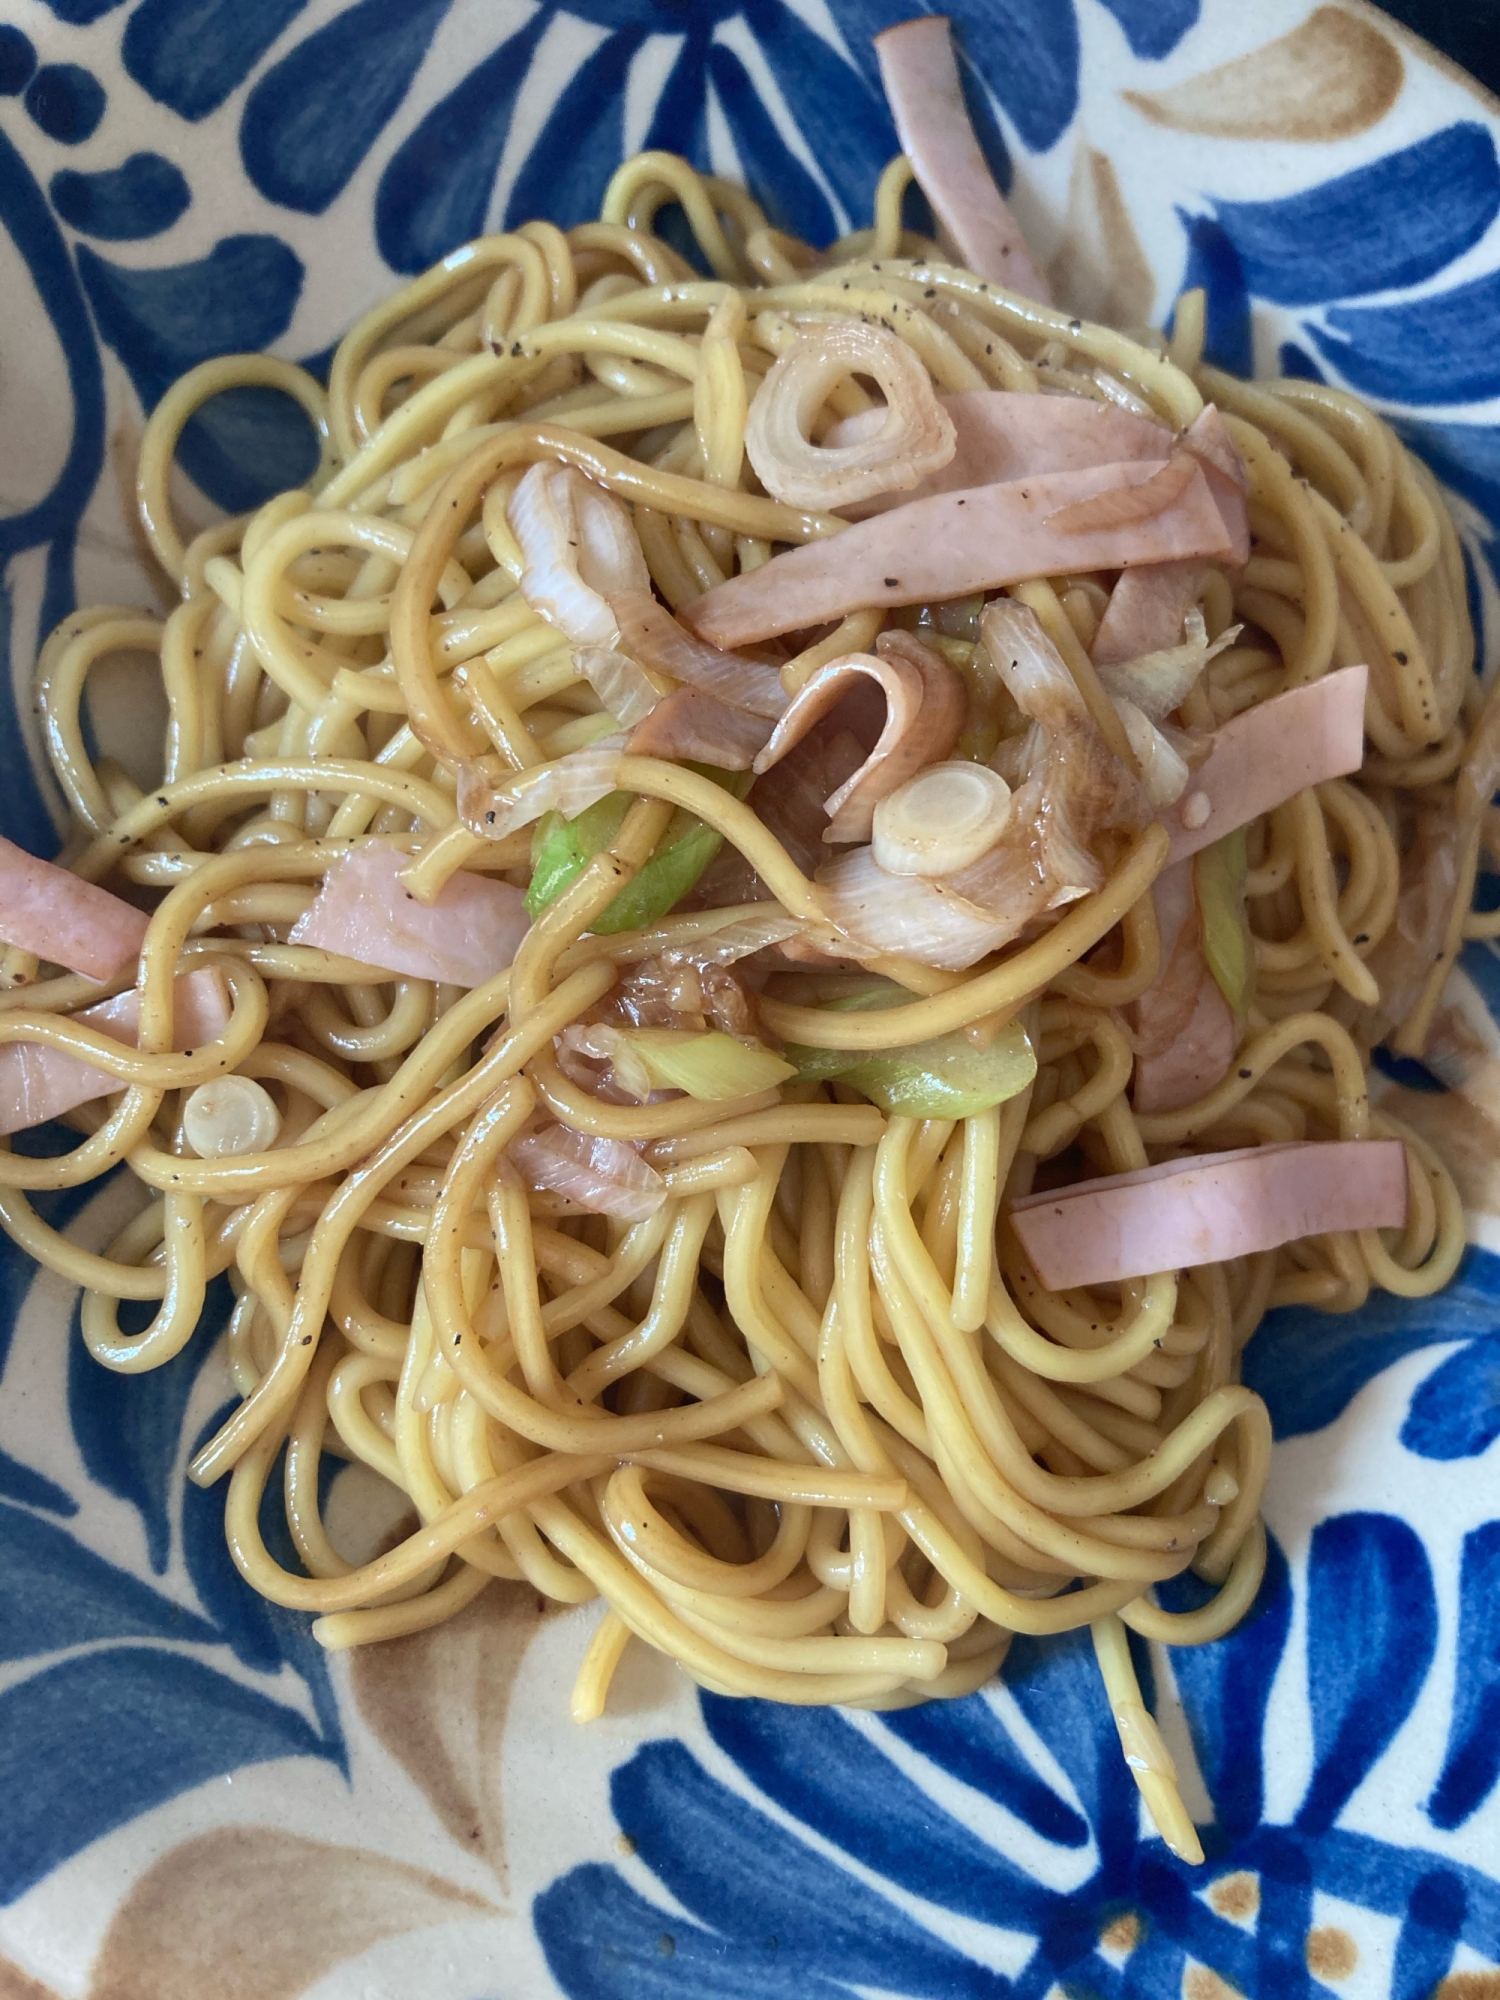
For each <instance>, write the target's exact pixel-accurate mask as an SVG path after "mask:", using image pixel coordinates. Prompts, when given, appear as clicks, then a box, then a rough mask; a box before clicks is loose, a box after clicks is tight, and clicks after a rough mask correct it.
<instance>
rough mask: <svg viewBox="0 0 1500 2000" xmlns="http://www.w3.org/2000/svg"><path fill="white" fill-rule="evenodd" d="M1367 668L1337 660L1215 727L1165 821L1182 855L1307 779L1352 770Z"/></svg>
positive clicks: (1358, 750) (1361, 731)
mask: <svg viewBox="0 0 1500 2000" xmlns="http://www.w3.org/2000/svg"><path fill="white" fill-rule="evenodd" d="M1368 680H1369V669H1368V668H1366V667H1363V666H1358V667H1340V668H1339V669H1338V671H1337V672H1336V673H1331V674H1324V675H1323V677H1322V679H1321V680H1316V681H1309V682H1308V683H1307V684H1306V685H1305V686H1303V687H1295V688H1288V689H1287V690H1286V692H1285V693H1284V694H1278V695H1273V696H1272V697H1271V699H1270V700H1269V701H1262V702H1258V703H1257V704H1256V705H1255V707H1254V708H1247V709H1246V710H1245V712H1244V713H1243V714H1242V715H1236V716H1234V717H1233V718H1232V719H1231V720H1230V721H1229V722H1226V723H1225V724H1224V726H1223V728H1222V729H1216V730H1215V731H1214V735H1213V748H1212V750H1211V751H1210V752H1209V755H1208V758H1207V761H1206V762H1205V763H1203V764H1201V765H1200V766H1199V767H1198V769H1197V770H1196V771H1194V773H1193V775H1192V779H1191V782H1190V783H1189V785H1188V788H1187V790H1186V791H1185V792H1184V793H1183V795H1182V797H1181V799H1179V800H1178V802H1177V805H1176V808H1175V809H1174V811H1172V812H1171V813H1169V814H1168V815H1167V819H1166V824H1167V828H1168V830H1169V832H1170V833H1171V835H1172V847H1171V852H1170V855H1169V857H1168V858H1169V859H1170V860H1172V861H1181V860H1183V859H1184V858H1185V857H1186V856H1187V855H1189V854H1196V853H1197V852H1198V850H1199V848H1200V847H1208V846H1210V845H1211V844H1212V842H1214V841H1216V840H1221V839H1222V838H1223V836H1224V835H1225V834H1226V833H1233V832H1234V830H1235V828H1236V827H1239V826H1248V825H1249V823H1250V821H1251V820H1253V819H1259V817H1260V815H1261V814H1262V813H1268V812H1270V811H1271V809H1272V808H1273V807H1274V806H1279V805H1284V804H1285V803H1286V801H1287V800H1288V799H1289V798H1292V797H1293V796H1294V795H1295V794H1296V793H1298V792H1301V791H1305V790H1306V789H1307V787H1308V786H1309V785H1321V784H1322V783H1323V782H1324V781H1325V780H1326V779H1328V778H1342V777H1345V776H1347V775H1348V773H1349V772H1351V771H1357V770H1358V769H1359V767H1360V765H1361V764H1362V763H1363V762H1364V755H1365V688H1366V684H1367V682H1368Z"/></svg>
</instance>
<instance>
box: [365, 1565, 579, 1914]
mask: <svg viewBox="0 0 1500 2000" xmlns="http://www.w3.org/2000/svg"><path fill="white" fill-rule="evenodd" d="M538 1606H539V1600H538V1598H537V1594H536V1592H535V1591H534V1590H533V1589H532V1588H531V1587H530V1586H529V1585H526V1584H520V1583H505V1582H495V1583H492V1584H491V1585H490V1587H489V1589H488V1590H486V1591H485V1593H484V1594H483V1596H482V1597H478V1598H476V1599H475V1600H474V1602H473V1603H472V1604H471V1605H470V1606H469V1607H468V1609H467V1610H465V1611H461V1612H460V1613H459V1614H458V1616H457V1617H456V1618H450V1619H448V1620H447V1622H446V1623H445V1624H442V1625H435V1626H433V1627H432V1628H431V1629H430V1630H429V1631H426V1632H414V1633H412V1634H411V1636H410V1637H409V1638H406V1639H392V1640H389V1641H388V1642H387V1643H386V1644H384V1645H380V1646H365V1647H361V1648H360V1649H359V1650H358V1651H357V1652H356V1653H355V1655H354V1657H353V1660H352V1662H351V1678H352V1681H353V1685H354V1698H355V1700H356V1701H357V1702H358V1703H359V1708H360V1713H361V1714H362V1715H363V1717H364V1719H365V1721H366V1722H367V1723H368V1724H369V1726H370V1728H371V1729H372V1730H373V1731H374V1733H375V1734H376V1736H378V1737H379V1738H380V1741H381V1742H382V1743H383V1744H384V1745H385V1747H386V1749H387V1750H389V1751H390V1753H391V1755H392V1756H393V1757H394V1758H396V1760H397V1761H398V1762H399V1763H400V1764H401V1765H402V1766H403V1767H404V1768H405V1770H406V1771H407V1773H408V1775H409V1776H410V1777H411V1779H412V1780H413V1782H414V1783H415V1784H417V1785H419V1786H420V1787H421V1788H422V1790H423V1792H424V1793H425V1794H426V1796H427V1800H428V1803H429V1804H430V1805H431V1807H432V1809H433V1811H434V1812H435V1813H436V1814H437V1816H438V1818H439V1819H440V1820H441V1821H442V1822H443V1825H444V1826H445V1827H447V1829H448V1831H449V1832H450V1833H451V1834H452V1835H453V1838H454V1839H455V1840H456V1841H457V1842H458V1844H459V1845H460V1847H462V1848H463V1849H464V1851H465V1852H466V1853H469V1854H480V1855H482V1856H483V1857H484V1859H485V1860H486V1861H488V1862H489V1864H490V1866H491V1867H492V1868H493V1869H494V1871H495V1874H496V1876H497V1878H498V1879H499V1881H500V1884H501V1887H502V1888H503V1887H504V1886H505V1885H506V1883H507V1880H508V1874H507V1868H506V1859H505V1821H504V1813H503V1802H502V1799H501V1794H500V1765H501V1749H502V1738H503V1736H504V1733H505V1715H506V1710H507V1709H508V1707H509V1706H510V1691H511V1688H512V1686H513V1685H514V1683H515V1678H516V1674H517V1671H518V1670H519V1668H520V1665H521V1661H522V1659H523V1657H524V1656H525V1652H526V1648H527V1647H528V1646H529V1645H530V1643H531V1639H532V1635H533V1634H534V1633H535V1631H536V1629H537V1627H538V1625H540V1624H541V1622H542V1619H543V1617H544V1616H545V1615H546V1614H545V1613H544V1612H543V1611H541V1610H540V1609H539V1608H538Z"/></svg>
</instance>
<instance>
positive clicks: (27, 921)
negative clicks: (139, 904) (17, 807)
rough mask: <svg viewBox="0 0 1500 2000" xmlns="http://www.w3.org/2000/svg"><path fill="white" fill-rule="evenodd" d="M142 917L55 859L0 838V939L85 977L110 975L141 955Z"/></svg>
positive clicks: (101, 977) (144, 931)
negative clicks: (59, 864)
mask: <svg viewBox="0 0 1500 2000" xmlns="http://www.w3.org/2000/svg"><path fill="white" fill-rule="evenodd" d="M146 924H147V918H146V917H145V915H144V914H143V913H142V912H141V911H140V910H137V909H135V908H134V907H133V906H132V905H131V904H129V903H126V902H123V901H122V900H121V898H120V897H118V896H112V895H111V894H110V892H109V891H108V889H101V888H99V887H98V886H97V885H96V884H95V883H93V882H85V881H84V880H83V879H82V877H81V876H78V875H75V874H73V873H72V871H71V870H70V869H67V868H59V867H58V865H57V864H56V862H54V861H39V860H38V859H37V857H36V856H35V855H34V854H28V853H27V852H26V850H25V848H24V847H17V846H16V844H15V842H14V841H13V840H4V839H0V939H3V940H4V942H5V943H6V944H9V945H15V946H16V947H17V948H18V949H19V950H21V951H29V952H31V953H32V954H33V955H34V956H35V957H37V958H40V959H42V960H44V961H45V962H46V963H47V964H48V965H65V966H66V967H67V969H68V971H69V972H81V973H82V974H83V976H84V977H85V979H98V980H101V981H102V980H105V979H113V978H114V976H115V974H116V973H117V972H118V971H119V970H120V968H121V967H122V966H123V965H124V964H126V962H127V961H128V960H130V959H133V958H136V957H138V956H139V955H140V949H141V942H142V940H143V939H144V937H145V935H146Z"/></svg>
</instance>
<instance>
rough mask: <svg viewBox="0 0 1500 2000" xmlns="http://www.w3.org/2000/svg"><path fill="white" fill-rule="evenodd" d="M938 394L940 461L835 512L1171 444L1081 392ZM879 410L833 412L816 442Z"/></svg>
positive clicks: (826, 441)
mask: <svg viewBox="0 0 1500 2000" xmlns="http://www.w3.org/2000/svg"><path fill="white" fill-rule="evenodd" d="M938 401H939V402H940V403H941V404H942V406H943V408H944V409H945V410H946V411H947V412H948V415H949V416H950V417H951V418H952V419H953V428H954V432H955V434H956V438H957V443H956V445H955V448H954V453H953V456H952V458H950V459H949V461H948V463H947V464H946V465H945V466H943V467H942V468H941V470H940V471H937V472H933V473H930V474H929V475H928V477H927V478H926V479H924V480H923V481H922V482H921V484H920V485H919V486H915V487H912V488H910V489H908V490H907V491H906V492H904V493H902V492H897V491H895V490H892V491H890V492H886V493H877V494H875V495H874V496H873V497H872V498H870V499H868V500H861V501H858V502H857V503H855V504H854V505H852V506H845V507H840V509H839V512H840V513H841V514H844V515H846V516H847V517H848V519H850V520H851V521H862V520H864V519H866V518H867V517H868V516H869V515H871V514H884V513H886V512H888V511H889V510H890V509H891V508H892V507H900V506H903V505H904V504H905V503H906V502H907V501H909V500H922V499H926V498H927V497H928V496H929V495H930V494H933V493H959V492H963V491H966V490H967V489H968V488H969V487H971V486H993V485H997V484H999V483H1002V482H1004V481H1007V480H1014V479H1030V478H1033V477H1035V476H1036V475H1038V474H1040V473H1044V472H1083V471H1087V470H1088V468H1089V467H1090V466H1096V465H1123V464H1126V463H1128V462H1129V461H1130V460H1131V459H1142V460H1145V459H1152V460H1161V459H1165V458H1166V457H1167V456H1168V454H1169V453H1170V451H1171V449H1172V433H1171V432H1170V431H1169V430H1168V429H1167V427H1166V425H1165V424H1157V423H1152V422H1151V421H1150V419H1149V418H1146V417H1138V416H1137V415H1136V414H1135V413H1134V411H1132V410H1122V409H1120V408H1119V407H1118V406H1117V405H1116V404H1114V403H1096V402H1094V401H1093V399H1092V398H1091V397H1088V396H1033V395H1026V394H1023V393H1022V392H1021V391H1020V390H1016V389H966V390H963V391H961V392H959V393H958V394H956V395H951V396H939V398H938ZM885 418H886V410H885V408H884V406H883V405H877V407H876V408H874V409H873V410H861V411H860V412H859V414H858V415H857V416H852V417H841V418H840V419H839V421H838V422H837V423H836V424H833V425H832V426H831V427H830V428H829V429H828V430H827V431H825V432H824V433H823V437H822V440H821V442H822V444H823V445H824V446H825V447H838V446H847V445H855V444H861V443H863V442H864V441H865V440H866V439H867V438H871V437H874V436H876V435H877V434H878V432H879V430H880V427H881V425H882V424H883V423H884V421H885ZM1142 650H1143V651H1144V650H1147V649H1145V648H1143V649H1142Z"/></svg>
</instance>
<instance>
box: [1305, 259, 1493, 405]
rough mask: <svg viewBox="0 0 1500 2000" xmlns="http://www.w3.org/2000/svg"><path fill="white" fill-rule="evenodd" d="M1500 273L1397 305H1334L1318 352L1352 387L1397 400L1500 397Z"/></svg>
mask: <svg viewBox="0 0 1500 2000" xmlns="http://www.w3.org/2000/svg"><path fill="white" fill-rule="evenodd" d="M1497 312H1500V271H1489V272H1487V273H1486V274H1485V275H1484V277H1482V278H1473V279H1471V280H1470V281H1469V282H1468V283H1467V284H1463V285H1455V286H1454V287H1453V288H1452V290H1451V291H1446V292H1434V293H1432V294H1430V295H1429V296H1427V297H1426V298H1420V299H1409V300H1407V301H1405V302H1404V303H1402V304H1400V305H1390V306H1333V307H1331V308H1330V309H1329V311H1328V313H1327V315H1326V318H1327V329H1326V331H1325V329H1324V328H1322V327H1317V326H1309V327H1308V329H1307V331H1308V333H1309V334H1310V335H1311V336H1312V339H1313V341H1314V342H1315V344H1316V345H1317V347H1318V350H1319V352H1320V353H1321V354H1323V355H1324V356H1325V357H1326V359H1327V360H1329V361H1331V362H1332V363H1333V365H1334V367H1335V368H1337V369H1338V371H1339V373H1340V374H1341V375H1342V376H1343V378H1344V380H1345V381H1346V382H1347V383H1348V384H1349V385H1350V387H1351V388H1354V389H1358V390H1360V391H1361V392H1362V393H1363V394H1364V395H1366V396H1386V397H1389V398H1390V400H1391V401H1392V402H1394V403H1435V404H1443V403H1479V402H1483V401H1484V400H1485V399H1486V398H1487V397H1490V396H1493V395H1496V394H1500V355H1497V354H1496V351H1495V341H1494V336H1493V331H1492V330H1493V327H1494V324H1495V317H1496V314H1497Z"/></svg>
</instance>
